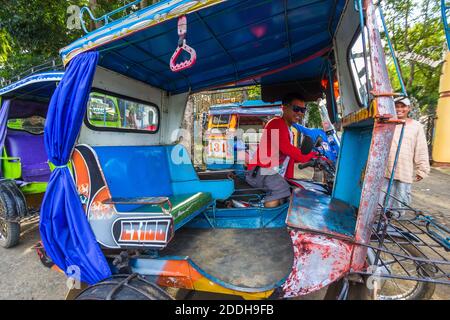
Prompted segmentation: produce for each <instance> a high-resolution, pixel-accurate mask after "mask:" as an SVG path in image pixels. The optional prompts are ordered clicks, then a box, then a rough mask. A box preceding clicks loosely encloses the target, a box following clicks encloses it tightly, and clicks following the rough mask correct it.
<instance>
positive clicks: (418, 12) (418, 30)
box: [383, 0, 446, 114]
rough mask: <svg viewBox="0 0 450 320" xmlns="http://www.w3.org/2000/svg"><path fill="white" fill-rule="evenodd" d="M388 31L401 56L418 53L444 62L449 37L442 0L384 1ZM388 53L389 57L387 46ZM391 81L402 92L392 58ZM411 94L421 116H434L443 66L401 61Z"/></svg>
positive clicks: (390, 66)
mask: <svg viewBox="0 0 450 320" xmlns="http://www.w3.org/2000/svg"><path fill="white" fill-rule="evenodd" d="M383 8H384V10H385V15H386V22H387V25H388V31H389V34H390V36H391V39H392V42H393V45H394V48H395V51H396V52H397V53H416V54H419V55H421V56H423V57H425V58H428V59H431V60H434V61H440V60H441V59H442V58H443V56H444V53H445V52H446V47H445V34H444V29H443V25H442V20H441V15H440V0H386V1H384V2H383ZM386 54H387V55H388V56H389V55H390V53H389V51H388V48H387V45H386ZM388 62H389V64H388V68H389V71H390V76H391V81H392V84H393V86H394V90H396V92H401V88H400V83H399V81H398V79H397V75H396V72H395V67H394V64H393V61H392V59H388ZM400 67H401V71H402V76H403V79H404V82H405V85H406V90H407V92H408V94H409V95H410V96H411V97H413V98H415V100H416V101H417V104H418V105H417V106H416V107H418V108H419V109H420V111H421V113H426V114H433V113H434V112H435V109H436V106H437V101H438V98H439V78H440V74H441V72H440V71H441V70H440V69H441V67H440V66H439V67H437V68H433V67H431V66H429V65H427V64H424V63H421V62H418V61H414V60H406V59H400Z"/></svg>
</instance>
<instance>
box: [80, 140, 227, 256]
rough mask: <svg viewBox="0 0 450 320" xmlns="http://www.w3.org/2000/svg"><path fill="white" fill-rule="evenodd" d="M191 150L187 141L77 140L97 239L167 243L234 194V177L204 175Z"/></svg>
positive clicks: (125, 244) (83, 191)
mask: <svg viewBox="0 0 450 320" xmlns="http://www.w3.org/2000/svg"><path fill="white" fill-rule="evenodd" d="M186 155H187V151H186V150H185V149H184V148H183V147H181V146H96V147H90V146H88V145H78V146H76V147H75V150H74V152H73V154H72V162H73V170H74V177H75V182H76V185H77V189H78V193H79V195H80V199H81V202H82V204H83V207H84V210H85V212H86V214H87V216H88V219H89V223H90V225H91V227H92V230H93V232H94V235H95V236H96V239H97V241H98V242H99V243H100V244H102V245H103V246H105V247H107V248H118V247H120V248H127V249H132V248H142V247H146V248H155V249H162V248H164V247H165V246H166V245H167V244H168V243H169V241H170V240H171V239H172V237H173V233H174V231H175V230H177V229H180V228H181V227H183V226H184V225H185V224H186V223H188V222H189V221H190V220H192V219H194V218H195V217H197V216H198V215H200V214H202V213H203V212H205V211H206V209H207V208H208V207H209V206H210V205H213V204H214V201H215V200H220V199H227V198H228V197H230V196H231V194H233V192H234V184H233V180H230V179H224V180H208V181H200V179H199V178H198V176H197V174H196V173H195V170H194V167H193V166H192V163H191V162H190V159H189V158H188V157H187V156H186ZM180 158H181V159H183V158H184V159H187V161H184V162H183V163H179V161H178V160H179V159H180ZM167 199H169V200H170V203H171V207H172V208H171V211H170V212H171V215H168V214H167V212H164V211H165V210H163V208H165V209H168V206H167V203H166V201H167ZM161 205H162V206H163V208H161ZM155 230H157V234H158V238H153V237H154V234H156V233H155V232H154V231H155ZM111 231H112V232H111Z"/></svg>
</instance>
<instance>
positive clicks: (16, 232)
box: [0, 222, 20, 249]
mask: <svg viewBox="0 0 450 320" xmlns="http://www.w3.org/2000/svg"><path fill="white" fill-rule="evenodd" d="M4 223H5V224H6V228H7V232H8V235H7V237H6V239H1V238H0V246H1V247H3V248H6V249H9V248H12V247H14V246H16V245H17V244H18V243H19V240H20V224H19V223H18V222H4Z"/></svg>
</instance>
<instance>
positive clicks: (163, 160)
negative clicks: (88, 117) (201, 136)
mask: <svg viewBox="0 0 450 320" xmlns="http://www.w3.org/2000/svg"><path fill="white" fill-rule="evenodd" d="M166 148H167V147H166V146H112V147H111V146H108V147H104V146H102V147H94V148H93V149H94V150H95V152H96V153H97V157H98V160H99V162H100V165H101V168H102V170H103V174H104V176H105V179H106V182H107V184H108V187H109V190H110V191H111V195H112V196H113V197H124V198H134V197H157V196H171V195H172V194H173V191H172V186H171V178H170V171H169V162H168V159H167V152H166Z"/></svg>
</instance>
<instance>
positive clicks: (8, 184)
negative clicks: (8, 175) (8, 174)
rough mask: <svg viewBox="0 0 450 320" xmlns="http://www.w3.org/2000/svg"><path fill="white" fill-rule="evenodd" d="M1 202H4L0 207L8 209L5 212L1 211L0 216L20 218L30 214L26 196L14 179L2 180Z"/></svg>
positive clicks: (0, 187)
mask: <svg viewBox="0 0 450 320" xmlns="http://www.w3.org/2000/svg"><path fill="white" fill-rule="evenodd" d="M0 202H1V204H3V205H1V204H0V207H1V208H5V209H6V211H5V212H0V217H3V218H5V219H20V218H25V217H26V216H27V215H28V207H27V203H26V200H25V196H24V195H23V193H22V191H20V189H19V187H17V185H16V182H15V181H13V180H2V181H0ZM0 211H3V210H0Z"/></svg>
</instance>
